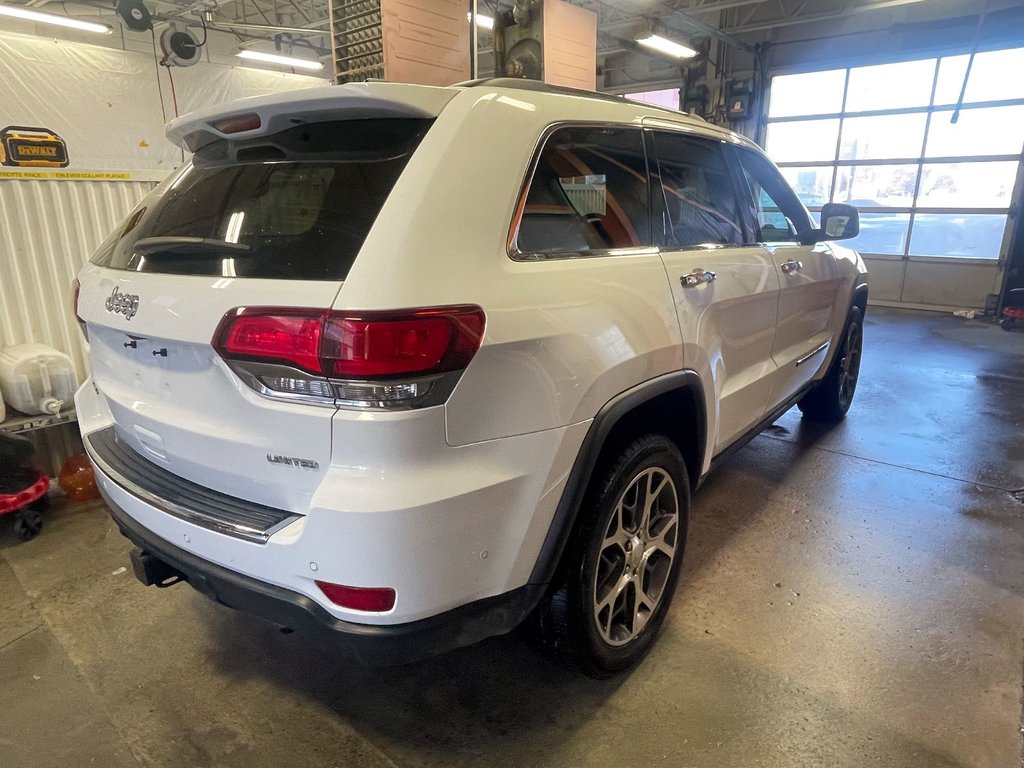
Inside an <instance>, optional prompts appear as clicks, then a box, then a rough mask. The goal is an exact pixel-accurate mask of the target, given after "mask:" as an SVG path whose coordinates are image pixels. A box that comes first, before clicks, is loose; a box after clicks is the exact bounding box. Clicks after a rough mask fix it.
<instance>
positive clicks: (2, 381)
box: [0, 344, 77, 414]
mask: <svg viewBox="0 0 1024 768" xmlns="http://www.w3.org/2000/svg"><path fill="white" fill-rule="evenodd" d="M76 387H77V381H76V379H75V368H74V366H73V365H72V363H71V358H70V357H68V356H67V355H65V354H64V353H63V352H58V351H57V350H56V349H54V348H53V347H48V346H46V345H45V344H18V345H17V346H14V347H7V348H6V349H4V350H2V351H0V392H2V393H3V396H4V400H6V401H7V404H8V405H10V406H11V407H12V408H14V409H15V410H19V411H21V412H22V413H29V414H36V413H59V412H60V410H61V408H63V407H65V405H69V404H70V402H71V399H72V398H73V397H74V395H75V389H76Z"/></svg>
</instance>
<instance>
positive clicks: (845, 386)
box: [797, 307, 864, 424]
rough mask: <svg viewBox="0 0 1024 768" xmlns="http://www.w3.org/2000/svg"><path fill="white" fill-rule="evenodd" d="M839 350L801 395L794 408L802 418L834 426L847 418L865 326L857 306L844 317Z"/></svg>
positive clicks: (857, 375)
mask: <svg viewBox="0 0 1024 768" xmlns="http://www.w3.org/2000/svg"><path fill="white" fill-rule="evenodd" d="M840 339H841V341H840V345H839V350H838V351H837V352H836V356H835V357H834V358H833V360H832V364H831V365H830V366H829V369H828V373H826V374H825V378H823V379H822V380H821V381H819V382H818V383H817V384H816V385H815V386H814V389H812V390H811V391H810V392H808V393H807V394H806V395H804V396H803V398H802V399H801V400H800V402H799V403H797V405H798V406H799V408H800V411H801V412H802V413H803V415H804V418H805V419H808V420H810V421H821V422H824V423H826V424H836V423H838V422H840V421H842V420H843V419H844V418H845V417H846V412H847V411H849V410H850V405H851V404H852V403H853V395H854V393H855V392H856V390H857V379H858V378H859V376H860V358H861V348H862V343H863V341H864V323H863V318H862V316H861V311H860V308H859V307H853V308H852V309H851V310H850V314H849V315H848V316H847V318H846V325H845V326H844V327H843V335H842V336H841V337H840Z"/></svg>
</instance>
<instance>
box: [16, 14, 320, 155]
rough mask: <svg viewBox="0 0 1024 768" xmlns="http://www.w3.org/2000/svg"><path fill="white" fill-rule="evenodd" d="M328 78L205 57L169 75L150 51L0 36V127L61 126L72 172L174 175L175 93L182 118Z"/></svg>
mask: <svg viewBox="0 0 1024 768" xmlns="http://www.w3.org/2000/svg"><path fill="white" fill-rule="evenodd" d="M171 78H173V80H174V86H175V87H174V90H173V91H172V89H171V82H170V79H171ZM158 82H159V86H158ZM325 82H326V81H324V80H322V79H320V78H316V77H307V76H304V75H293V74H289V73H283V72H282V73H278V72H267V71H262V70H256V69H247V68H244V67H231V66H226V65H222V64H210V63H207V62H200V63H199V64H197V65H196V66H194V67H189V68H187V69H180V68H174V69H173V70H172V71H170V72H169V71H168V69H167V68H166V67H161V66H159V65H158V64H157V63H156V61H155V59H154V57H153V56H152V54H144V53H138V52H133V51H120V50H114V49H111V48H103V47H100V46H95V45H85V44H82V43H69V42H64V41H60V40H53V39H48V38H43V37H32V36H28V35H16V34H10V33H3V34H0V128H3V127H4V126H7V125H25V126H33V127H44V128H47V129H49V130H51V131H53V132H55V133H56V134H57V135H59V136H60V137H61V138H63V139H64V140H65V141H66V142H67V144H68V153H69V156H70V160H71V164H70V166H69V169H75V168H88V169H101V170H106V169H116V170H136V169H145V170H168V171H169V170H170V169H172V168H174V167H175V166H176V165H178V164H180V163H181V154H180V152H179V150H178V149H177V148H175V147H174V146H172V145H171V144H170V143H168V142H167V140H166V139H165V138H164V123H165V119H164V115H165V114H166V117H167V120H170V119H172V118H173V117H174V115H175V106H174V101H175V94H176V99H177V111H178V112H179V113H180V114H185V113H186V112H190V111H193V110H195V109H197V108H199V107H204V106H209V105H212V104H220V103H224V102H227V101H232V100H234V99H238V98H242V97H245V96H257V95H262V94H266V93H273V92H275V91H282V90H293V89H296V88H309V87H312V86H317V85H323V84H324V83H325ZM161 92H162V96H163V109H161Z"/></svg>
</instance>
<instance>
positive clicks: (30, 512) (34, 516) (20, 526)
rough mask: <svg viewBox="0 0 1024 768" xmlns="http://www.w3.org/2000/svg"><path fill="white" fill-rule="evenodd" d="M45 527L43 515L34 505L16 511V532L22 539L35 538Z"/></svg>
mask: <svg viewBox="0 0 1024 768" xmlns="http://www.w3.org/2000/svg"><path fill="white" fill-rule="evenodd" d="M42 529H43V516H42V515H40V514H39V512H37V511H36V510H34V509H32V507H30V506H29V507H25V508H24V509H19V510H18V511H17V512H15V513H14V533H15V535H17V537H18V538H19V539H21V540H22V541H28V540H29V539H34V538H35V537H36V536H37V535H38V534H39V531H41V530H42Z"/></svg>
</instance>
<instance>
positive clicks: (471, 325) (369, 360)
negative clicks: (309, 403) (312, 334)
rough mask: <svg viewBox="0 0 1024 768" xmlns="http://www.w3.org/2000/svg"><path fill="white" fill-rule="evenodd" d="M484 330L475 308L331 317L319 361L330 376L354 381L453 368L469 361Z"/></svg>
mask: <svg viewBox="0 0 1024 768" xmlns="http://www.w3.org/2000/svg"><path fill="white" fill-rule="evenodd" d="M483 332H484V313H483V310H481V309H479V308H478V307H454V308H450V309H422V310H417V311H415V312H413V313H411V314H409V315H402V314H399V315H387V314H367V315H361V316H352V317H346V316H341V317H330V318H328V320H327V327H326V329H325V335H324V344H323V347H322V351H323V363H324V365H325V368H326V370H327V371H328V374H329V375H330V374H336V375H338V376H342V377H345V378H356V379H370V378H379V377H386V376H405V375H409V374H413V373H423V372H430V373H443V372H445V371H454V370H458V369H460V368H465V367H466V365H468V364H469V361H470V360H471V359H472V357H473V355H474V354H475V353H476V350H477V348H478V347H479V346H480V339H481V337H482V336H483Z"/></svg>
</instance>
